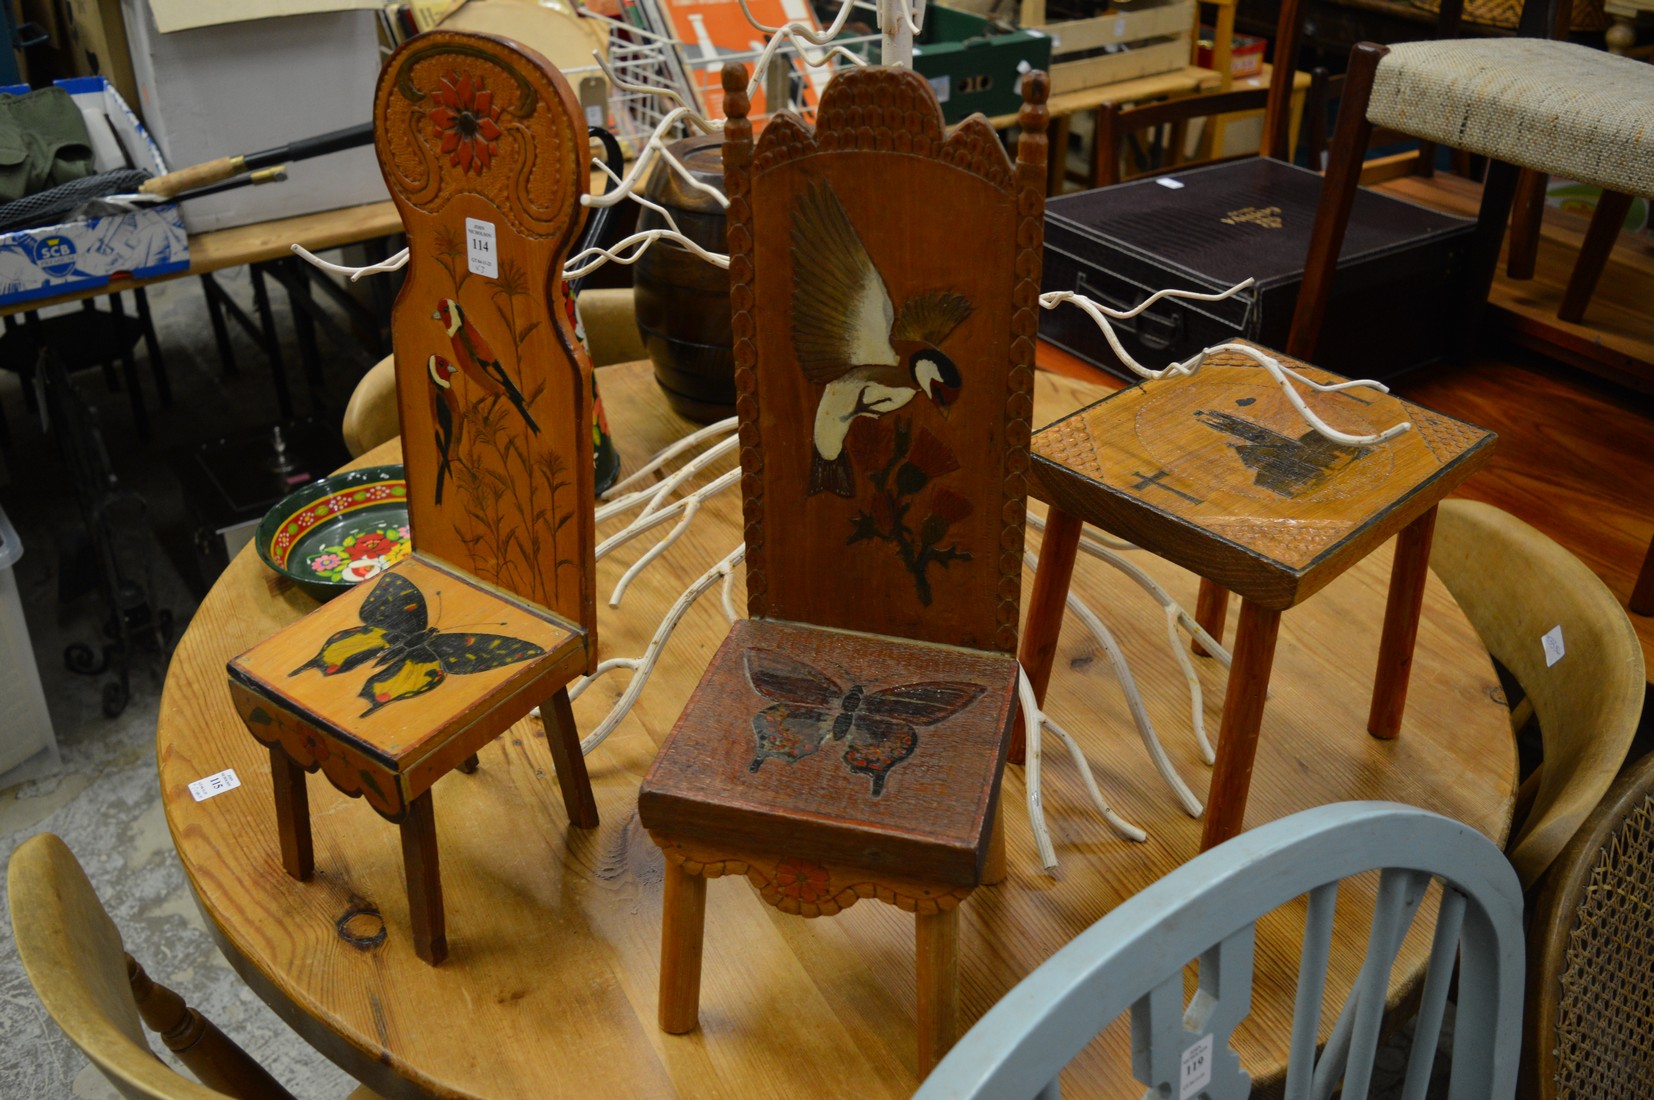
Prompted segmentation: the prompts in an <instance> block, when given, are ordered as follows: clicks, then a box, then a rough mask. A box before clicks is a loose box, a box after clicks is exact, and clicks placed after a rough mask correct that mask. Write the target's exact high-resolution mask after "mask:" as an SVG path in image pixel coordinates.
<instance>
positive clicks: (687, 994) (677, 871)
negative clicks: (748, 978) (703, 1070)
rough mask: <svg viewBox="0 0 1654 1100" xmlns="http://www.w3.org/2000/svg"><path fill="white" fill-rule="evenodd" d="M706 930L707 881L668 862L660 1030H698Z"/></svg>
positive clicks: (663, 906) (663, 905) (662, 927)
mask: <svg viewBox="0 0 1654 1100" xmlns="http://www.w3.org/2000/svg"><path fill="white" fill-rule="evenodd" d="M705 929H706V879H704V878H702V877H701V876H699V875H692V874H690V873H689V872H688V871H685V870H684V869H683V868H682V867H681V866H679V865H678V864H676V863H673V862H672V861H671V860H667V861H666V890H665V896H664V898H663V900H662V903H661V917H660V1007H659V1008H658V1010H657V1011H658V1013H659V1019H660V1029H661V1030H662V1031H665V1032H669V1033H671V1034H673V1035H682V1034H683V1033H684V1032H686V1031H693V1030H695V1025H696V1024H697V1023H698V1022H699V1021H700V1011H701V939H702V933H703V932H704V931H705Z"/></svg>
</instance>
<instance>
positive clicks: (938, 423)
mask: <svg viewBox="0 0 1654 1100" xmlns="http://www.w3.org/2000/svg"><path fill="white" fill-rule="evenodd" d="M745 79H746V78H745V73H744V71H743V70H742V69H741V67H739V66H726V67H725V68H724V90H725V108H726V112H727V115H728V119H729V122H728V124H727V125H726V127H725V131H724V134H725V144H724V174H725V182H726V185H727V187H728V190H729V200H730V205H729V242H730V288H731V300H732V304H733V307H734V331H735V368H736V373H735V380H736V393H737V406H736V407H737V412H738V413H739V416H740V432H741V464H742V468H743V470H744V471H745V476H744V478H743V482H742V491H743V497H744V504H745V509H746V512H745V521H746V545H747V592H748V599H747V606H748V613H749V614H750V615H752V616H753V617H754V618H774V619H784V620H789V621H794V622H804V623H811V624H816V625H821V626H830V627H837V628H842V629H850V630H859V631H866V632H869V633H874V634H885V635H894V636H900V637H907V638H913V639H918V640H923V641H932V642H942V643H949V644H955V645H961V646H969V647H973V648H976V649H983V650H995V651H1001V652H1006V653H1010V652H1013V651H1014V650H1015V647H1016V638H1017V615H1018V608H1019V596H1020V592H1021V572H1022V552H1023V549H1022V548H1023V514H1024V503H1025V496H1026V487H1027V470H1028V437H1029V429H1030V418H1031V416H1032V414H1033V390H1032V387H1033V361H1034V339H1035V335H1036V331H1037V328H1038V312H1039V305H1038V301H1037V298H1038V293H1039V274H1040V254H1041V247H1042V219H1043V216H1044V187H1045V185H1044V173H1045V163H1046V156H1045V109H1044V106H1043V104H1044V99H1045V91H1046V88H1045V83H1044V80H1043V78H1042V77H1035V78H1031V79H1030V80H1029V81H1027V84H1028V88H1027V90H1026V92H1025V97H1026V98H1025V105H1024V107H1023V115H1024V119H1023V127H1024V135H1023V138H1022V143H1021V146H1020V147H1019V149H1018V159H1017V162H1016V163H1015V164H1013V163H1012V161H1011V159H1010V158H1009V157H1008V156H1007V155H1006V153H1005V151H1004V149H1003V148H1002V147H1001V145H1000V143H999V138H998V136H997V135H996V134H995V133H994V131H993V130H992V128H990V127H989V126H988V124H987V122H986V121H985V120H984V119H982V118H980V117H972V118H970V119H967V120H966V121H965V122H964V123H962V124H960V126H959V127H958V128H957V129H956V130H955V131H954V132H953V133H952V134H951V135H949V134H945V131H944V126H943V122H942V113H941V110H940V108H939V107H938V106H937V104H936V100H935V97H934V96H933V94H932V93H931V90H930V86H929V84H928V83H927V82H926V81H925V79H924V78H923V77H921V76H919V75H918V74H916V73H914V72H912V71H911V70H906V69H883V68H870V69H858V70H851V71H847V72H841V73H840V74H839V75H838V76H836V77H835V78H834V80H833V82H832V84H831V85H830V86H829V87H828V89H827V91H826V93H825V94H824V96H823V97H822V101H821V107H820V110H819V111H818V114H817V125H816V127H815V128H814V130H812V129H811V128H810V127H808V126H807V125H805V124H804V123H803V122H801V121H799V120H798V119H797V118H796V117H794V116H791V115H781V116H778V117H775V118H773V119H771V121H770V122H769V124H768V125H767V126H766V127H765V129H764V131H763V133H762V135H761V136H760V137H759V138H758V140H757V142H756V144H755V143H754V141H753V137H752V128H751V125H750V123H748V121H747V119H746V112H747V109H748V104H747V100H746V96H745V94H744V84H745Z"/></svg>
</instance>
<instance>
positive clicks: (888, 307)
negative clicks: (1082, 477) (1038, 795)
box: [638, 66, 1047, 1073]
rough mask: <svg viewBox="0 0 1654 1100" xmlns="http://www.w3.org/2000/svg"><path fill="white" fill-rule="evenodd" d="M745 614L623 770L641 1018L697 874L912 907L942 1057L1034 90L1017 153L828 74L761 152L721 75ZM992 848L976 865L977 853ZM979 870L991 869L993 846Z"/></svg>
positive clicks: (972, 799)
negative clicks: (650, 857) (812, 106)
mask: <svg viewBox="0 0 1654 1100" xmlns="http://www.w3.org/2000/svg"><path fill="white" fill-rule="evenodd" d="M723 80H724V92H725V100H724V106H725V109H726V111H727V112H728V118H729V122H728V124H727V126H726V129H725V131H724V135H725V137H724V167H725V178H726V181H727V184H728V187H729V199H730V205H729V217H730V228H729V240H730V246H731V258H730V274H731V277H732V285H731V301H732V303H733V306H734V331H735V334H736V344H735V361H736V373H735V382H736V393H737V395H738V397H737V405H736V408H737V412H738V415H739V417H740V440H741V466H742V469H743V474H744V476H743V484H742V494H743V499H744V506H745V518H746V526H745V534H746V554H747V556H746V562H747V610H748V614H749V615H750V618H749V619H747V620H745V621H742V622H738V623H737V624H736V625H735V627H734V628H733V629H732V630H731V631H730V633H729V636H728V637H727V638H726V639H725V641H724V643H723V645H722V646H721V647H720V648H719V650H718V652H717V653H716V655H714V657H713V659H712V661H711V664H710V666H709V667H708V668H707V671H706V673H705V674H704V675H703V676H702V678H701V682H700V685H699V686H698V687H697V688H696V690H695V692H694V694H693V695H692V696H691V697H690V700H689V702H688V705H687V706H686V707H685V708H684V710H683V713H682V715H681V716H680V717H679V719H678V722H677V724H676V725H675V727H674V728H673V730H672V732H671V735H670V737H669V738H668V740H667V741H666V743H665V744H664V745H663V746H662V748H661V750H660V753H659V755H658V756H657V757H656V760H655V762H654V765H653V767H652V768H651V769H650V772H649V774H648V776H647V777H646V778H645V780H644V783H643V788H642V791H641V793H640V795H639V798H638V814H639V817H640V818H641V820H642V822H643V824H644V826H645V827H646V828H647V829H648V830H649V832H650V835H651V836H652V837H653V839H654V840H655V842H656V843H657V844H659V845H660V846H661V848H662V849H664V851H665V854H666V861H667V862H666V881H665V906H664V916H663V920H662V930H661V978H660V1024H661V1027H662V1028H663V1029H664V1030H666V1031H669V1032H675V1033H677V1032H686V1031H689V1030H691V1029H692V1028H694V1027H695V1026H696V1024H697V1022H698V1002H699V991H700V972H701V971H700V967H701V938H702V937H701V934H702V928H703V924H704V919H705V905H706V893H705V890H706V884H705V881H704V880H705V879H707V878H715V877H718V876H720V875H724V874H745V875H746V876H747V878H748V879H749V880H750V881H751V882H752V884H753V885H754V886H755V887H757V889H758V891H759V893H760V894H761V895H762V897H763V898H764V900H765V901H767V902H768V903H770V904H771V905H774V906H775V907H776V908H778V909H780V910H782V911H783V912H787V913H795V914H799V915H802V916H807V917H814V916H829V915H832V914H836V913H838V912H839V911H840V910H842V909H845V908H848V907H849V906H851V905H853V904H855V902H856V901H858V900H860V899H861V898H871V897H877V898H879V899H880V900H882V901H885V902H889V903H891V904H893V905H896V906H898V907H900V908H902V909H904V910H907V911H909V912H912V913H914V915H915V917H916V919H917V933H916V935H917V940H916V945H917V986H918V1008H917V1021H918V1032H919V1042H918V1067H919V1072H920V1073H923V1072H924V1071H925V1070H927V1069H929V1067H930V1066H931V1065H933V1064H934V1063H935V1061H936V1059H937V1058H938V1057H940V1055H941V1054H942V1053H943V1052H944V1051H945V1050H946V1049H947V1047H948V1046H949V1044H950V1043H951V1042H952V1040H953V1035H954V1024H955V1015H956V1000H957V989H956V985H957V970H956V952H957V947H958V910H957V906H958V905H959V903H960V902H961V901H963V900H964V899H965V898H966V897H967V896H968V895H969V894H970V893H971V891H972V890H973V889H974V888H975V887H976V886H978V885H980V884H982V883H983V882H987V881H993V880H994V878H996V877H998V875H999V874H1002V871H1000V870H998V868H999V867H1000V866H1001V865H1002V862H1003V848H1002V846H1001V845H1002V841H1001V842H999V843H998V844H996V843H995V842H994V839H993V838H994V837H995V836H996V835H998V833H997V829H996V816H997V813H998V806H997V802H998V798H999V781H1000V775H1001V772H1002V771H1003V768H1004V762H1005V752H1006V744H1007V738H1008V736H1009V732H1010V726H1011V722H1012V720H1013V718H1014V716H1015V713H1016V706H1015V698H1016V682H1017V665H1016V659H1015V652H1016V639H1017V621H1018V610H1019V603H1020V595H1021V568H1022V566H1021V561H1022V544H1023V514H1024V507H1025V500H1026V490H1027V471H1028V439H1029V432H1030V416H1031V414H1032V412H1033V404H1032V385H1033V373H1032V368H1033V350H1034V338H1035V332H1036V328H1037V324H1038V318H1037V314H1038V303H1037V295H1038V290H1039V270H1040V248H1041V239H1042V237H1041V226H1042V221H1041V219H1042V215H1043V208H1044V187H1045V166H1046V138H1045V126H1046V111H1045V107H1044V103H1045V97H1046V92H1047V83H1046V80H1045V77H1044V75H1043V74H1039V73H1030V74H1029V75H1028V76H1026V77H1025V78H1024V80H1023V94H1024V102H1023V107H1022V114H1021V119H1020V122H1021V127H1022V137H1021V140H1020V144H1019V148H1018V155H1017V160H1016V162H1015V164H1013V163H1012V162H1011V160H1010V158H1009V157H1007V156H1006V154H1005V152H1004V151H1003V149H1002V148H1001V146H1000V145H999V142H998V140H997V138H996V137H995V136H994V133H993V131H992V130H991V129H990V128H989V127H988V125H987V123H986V121H985V120H984V119H982V118H981V117H980V116H973V117H972V118H970V119H967V120H966V121H965V122H963V123H961V124H960V125H959V127H958V128H957V129H956V130H955V131H954V132H953V133H952V134H951V135H949V136H946V137H944V129H943V123H942V115H941V111H940V109H939V108H938V107H937V105H936V100H935V97H934V95H933V94H932V92H931V89H930V86H929V84H928V83H927V82H926V81H925V79H924V78H923V77H922V76H919V75H918V74H916V73H914V72H912V71H911V70H908V69H884V68H870V69H860V70H850V71H845V72H841V73H839V74H838V75H837V76H836V77H835V78H834V80H833V82H832V84H831V85H829V86H828V88H827V91H826V93H825V94H824V95H823V97H822V100H821V107H820V111H819V114H818V122H817V125H816V127H815V129H814V130H813V131H812V130H811V129H810V128H809V127H807V126H806V125H805V124H803V123H802V122H800V121H799V120H798V119H797V118H795V117H793V116H791V115H780V116H776V117H774V118H772V119H771V121H770V122H769V124H768V125H767V126H766V127H765V129H764V132H763V135H762V137H761V138H759V139H758V141H757V142H756V147H755V143H754V141H753V138H752V128H751V125H750V124H749V123H748V121H747V119H746V111H747V108H748V102H747V98H746V95H745V84H746V76H745V73H744V72H743V71H742V70H741V67H739V66H725V68H724V75H723ZM991 848H992V849H994V851H993V852H991V851H990V849H991ZM991 856H992V857H993V858H990V857H991Z"/></svg>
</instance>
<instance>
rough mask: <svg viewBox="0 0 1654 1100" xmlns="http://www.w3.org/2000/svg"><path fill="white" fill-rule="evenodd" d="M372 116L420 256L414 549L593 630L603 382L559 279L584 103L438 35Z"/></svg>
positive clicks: (400, 378) (527, 56)
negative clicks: (596, 439) (598, 399)
mask: <svg viewBox="0 0 1654 1100" xmlns="http://www.w3.org/2000/svg"><path fill="white" fill-rule="evenodd" d="M374 110H375V115H374V117H375V118H376V119H377V120H378V126H377V128H376V134H375V137H376V147H377V150H378V154H379V163H380V167H381V169H382V170H383V172H384V175H385V182H386V184H387V185H388V186H389V188H390V192H391V196H392V197H393V198H394V199H395V200H396V205H397V208H398V210H399V212H400V213H401V215H402V220H403V224H404V226H405V227H406V231H407V236H408V249H409V254H410V259H409V263H408V267H407V279H406V282H405V283H404V285H403V288H402V291H401V293H400V294H399V295H398V296H397V300H396V305H395V307H394V308H393V310H392V313H391V330H392V334H393V343H394V346H395V358H396V389H397V404H398V412H399V415H400V418H401V424H402V446H403V453H404V461H405V463H406V466H407V482H408V512H409V521H410V527H411V529H412V539H413V547H414V553H415V554H418V555H421V556H425V557H430V558H434V559H438V560H440V561H442V562H444V563H446V564H448V565H450V566H453V567H456V568H459V569H461V570H464V571H465V572H468V573H470V574H472V575H474V576H476V577H478V578H479V579H481V580H482V581H485V582H487V583H488V584H491V585H494V586H495V587H497V588H499V589H502V590H503V591H505V592H507V593H510V594H513V595H515V596H517V597H520V598H521V599H523V600H526V601H528V602H530V603H533V604H536V605H538V606H540V607H544V608H546V609H548V610H551V611H553V612H556V613H557V614H559V615H561V616H562V617H564V618H566V619H568V620H570V621H571V622H573V623H575V624H577V625H580V626H582V627H584V628H585V629H586V630H588V631H591V630H593V629H594V628H595V622H596V598H595V587H594V580H593V575H592V560H593V552H594V548H595V541H594V540H595V533H594V532H595V520H594V518H593V514H592V497H593V492H592V448H593V443H592V402H593V398H592V376H591V369H592V368H591V363H590V361H589V360H588V359H587V356H586V353H585V351H584V350H583V349H582V348H581V346H580V344H579V341H578V340H577V339H576V338H575V334H574V323H573V317H572V311H571V310H570V309H569V305H568V300H567V296H566V291H565V288H564V286H563V279H562V268H563V261H564V259H565V258H566V256H567V255H568V252H569V249H570V246H571V245H572V244H573V242H574V241H575V240H576V239H577V235H578V233H579V231H580V228H581V225H582V223H583V222H584V220H585V210H584V208H583V207H582V206H581V205H580V196H581V195H583V194H585V192H586V189H587V184H588V180H589V171H590V166H589V161H590V157H589V153H588V146H587V139H586V126H585V123H584V122H583V121H582V120H581V119H582V116H581V113H580V108H579V102H578V100H577V99H576V98H575V96H574V93H573V92H572V91H571V90H570V88H569V86H568V84H567V82H566V81H565V80H564V79H563V77H562V76H561V75H560V74H559V73H558V72H557V71H556V70H555V69H553V68H551V66H550V63H549V62H547V61H546V60H545V59H544V58H543V57H541V56H540V55H539V54H537V53H535V52H533V51H532V50H529V49H526V48H524V47H521V46H518V45H516V44H515V43H507V42H505V41H504V40H503V39H495V38H492V37H489V36H486V35H476V34H463V33H456V32H432V33H427V34H424V35H421V36H420V37H419V39H418V44H417V45H414V46H412V47H411V48H409V49H405V50H403V51H402V52H401V53H400V54H399V55H398V56H397V58H396V59H394V61H393V63H392V64H390V65H387V66H386V68H385V70H384V72H383V73H382V74H381V75H380V78H379V86H378V91H377V94H376V96H375V100H374Z"/></svg>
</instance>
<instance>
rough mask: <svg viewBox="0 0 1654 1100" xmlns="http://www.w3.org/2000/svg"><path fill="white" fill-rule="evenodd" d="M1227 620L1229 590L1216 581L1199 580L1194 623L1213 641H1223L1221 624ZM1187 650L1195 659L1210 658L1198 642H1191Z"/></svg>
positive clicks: (1203, 578)
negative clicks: (1191, 651)
mask: <svg viewBox="0 0 1654 1100" xmlns="http://www.w3.org/2000/svg"><path fill="white" fill-rule="evenodd" d="M1228 618H1229V590H1228V589H1227V588H1225V587H1223V585H1221V584H1219V583H1218V582H1216V581H1209V580H1207V579H1206V578H1205V577H1202V578H1200V594H1199V595H1198V596H1196V597H1195V622H1197V623H1199V624H1200V628H1201V629H1202V630H1204V631H1205V632H1206V633H1208V634H1210V635H1211V636H1212V638H1213V640H1214V641H1218V642H1221V641H1223V624H1224V621H1225V620H1227V619H1228ZM1189 648H1190V649H1192V650H1193V651H1194V654H1195V656H1196V657H1210V656H1211V654H1210V653H1208V652H1206V647H1205V646H1203V645H1201V644H1200V642H1199V640H1196V641H1194V642H1191V643H1190V645H1189Z"/></svg>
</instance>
